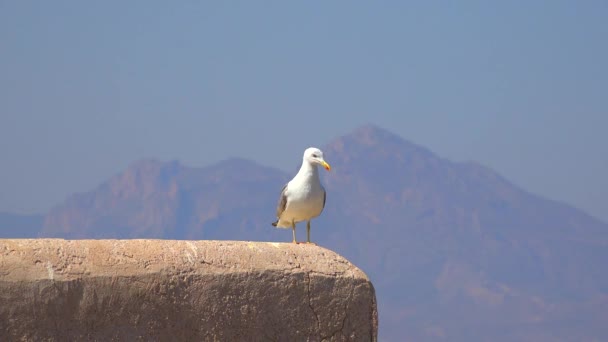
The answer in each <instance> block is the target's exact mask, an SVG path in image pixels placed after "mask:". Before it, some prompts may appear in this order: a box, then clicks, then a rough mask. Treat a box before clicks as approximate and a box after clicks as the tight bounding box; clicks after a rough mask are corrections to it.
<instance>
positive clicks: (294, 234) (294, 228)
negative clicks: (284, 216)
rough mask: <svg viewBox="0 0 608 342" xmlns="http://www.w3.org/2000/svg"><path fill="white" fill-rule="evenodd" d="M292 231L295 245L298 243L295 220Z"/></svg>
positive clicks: (292, 222) (292, 223)
mask: <svg viewBox="0 0 608 342" xmlns="http://www.w3.org/2000/svg"><path fill="white" fill-rule="evenodd" d="M291 231H292V233H293V241H292V242H293V243H298V242H297V241H296V223H295V222H294V221H293V220H292V221H291Z"/></svg>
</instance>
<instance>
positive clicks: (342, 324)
mask: <svg viewBox="0 0 608 342" xmlns="http://www.w3.org/2000/svg"><path fill="white" fill-rule="evenodd" d="M351 279H352V280H353V282H352V286H351V288H350V291H349V294H348V297H347V300H346V306H345V308H344V318H342V323H341V325H340V328H339V329H336V330H335V331H333V332H332V333H331V334H329V336H325V337H322V338H321V341H323V340H327V339H329V340H332V339H334V338H335V337H336V335H337V334H338V333H342V336H344V325H345V324H346V318H348V310H349V308H350V304H351V303H352V301H353V298H354V296H355V288H356V286H355V284H354V280H355V275H354V274H353V273H352V272H351Z"/></svg>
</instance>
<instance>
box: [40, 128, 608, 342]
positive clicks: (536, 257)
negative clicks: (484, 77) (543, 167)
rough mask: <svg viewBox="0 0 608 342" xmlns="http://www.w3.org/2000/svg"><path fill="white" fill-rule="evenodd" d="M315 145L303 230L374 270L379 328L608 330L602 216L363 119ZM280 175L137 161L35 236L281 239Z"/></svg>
mask: <svg viewBox="0 0 608 342" xmlns="http://www.w3.org/2000/svg"><path fill="white" fill-rule="evenodd" d="M322 148H323V150H324V153H325V156H326V159H327V160H328V161H329V162H330V163H331V164H332V171H331V172H329V173H326V172H322V175H323V182H324V184H325V186H326V188H327V193H328V195H327V205H326V209H325V212H324V213H323V215H322V216H321V217H319V218H318V219H317V220H315V221H313V223H312V234H311V235H312V239H313V241H315V242H317V243H318V244H320V245H322V246H325V247H327V248H330V249H332V250H334V251H336V252H338V253H340V254H342V255H344V256H346V257H347V258H349V259H350V260H351V261H352V262H354V263H355V264H357V265H358V266H359V267H361V268H362V269H363V270H364V271H365V272H366V273H367V274H368V275H369V276H370V277H371V279H372V280H373V282H374V285H375V287H376V291H377V296H378V301H379V314H380V338H381V339H386V340H389V341H394V340H415V341H434V340H437V341H439V340H449V341H471V340H475V341H479V340H481V341H513V340H517V341H562V340H563V341H571V340H593V339H599V340H607V339H608V328H606V325H605V322H606V319H608V309H606V308H608V274H607V273H606V272H605V271H604V268H603V267H605V266H604V265H606V264H608V225H606V224H605V223H602V222H600V221H598V220H596V219H594V218H592V217H590V216H589V215H587V214H585V213H583V212H581V211H579V210H577V209H574V208H572V207H570V206H568V205H566V204H563V203H558V202H554V201H550V200H546V199H543V198H541V197H539V196H536V195H534V194H530V193H528V192H526V191H524V190H523V189H520V188H518V187H517V186H515V185H513V184H511V183H510V182H509V181H508V180H506V179H504V178H503V177H501V176H500V175H498V174H497V173H495V172H493V171H492V170H490V169H488V168H486V167H484V166H482V165H479V164H477V163H454V162H451V161H449V160H446V159H443V158H440V157H438V156H436V155H435V154H433V153H432V152H431V151H429V150H428V149H425V148H423V147H421V146H418V145H416V144H413V143H411V142H408V141H406V140H404V139H402V138H401V137H399V136H396V135H394V134H392V133H391V132H388V131H386V130H383V129H381V128H378V127H376V126H373V125H366V126H363V127H360V128H359V129H357V130H355V131H354V132H352V133H350V134H347V135H345V136H342V137H339V138H337V139H335V140H334V141H332V142H330V143H329V144H328V145H326V146H323V147H322ZM298 159H299V158H298ZM294 162H297V160H295V161H294ZM294 166H295V165H294ZM290 176H292V175H291V174H286V173H284V172H282V171H280V170H276V169H272V168H268V167H264V166H262V165H259V164H256V163H254V162H251V161H247V160H242V159H231V160H227V161H224V162H221V163H218V164H216V165H212V166H209V167H205V168H190V167H186V166H183V165H181V164H180V163H178V162H176V161H173V162H168V163H163V162H159V161H154V160H144V161H139V162H137V163H134V164H133V165H131V166H130V167H129V168H128V169H127V170H126V171H124V172H123V173H121V174H118V175H116V176H114V177H112V178H111V179H109V180H108V181H107V182H105V183H103V184H101V185H100V186H99V187H98V188H97V189H94V190H92V191H89V192H86V193H81V194H76V195H73V196H71V197H70V198H69V199H68V200H67V201H66V202H65V203H63V204H61V205H59V206H57V207H55V208H54V209H53V210H52V211H51V212H50V213H49V214H48V215H47V216H46V217H45V221H44V229H43V231H42V233H41V234H42V235H43V236H53V237H69V238H85V237H89V238H100V237H114V238H134V237H137V238H143V237H150V238H176V239H235V240H271V241H284V242H288V241H290V239H291V234H290V233H289V232H288V231H286V230H279V229H276V228H273V227H272V226H270V222H272V221H273V220H274V213H275V205H276V201H277V199H278V193H279V191H280V189H281V187H282V185H283V184H284V183H285V181H287V180H288V179H289V178H290ZM298 231H299V234H298V235H299V237H303V236H304V233H303V232H304V231H305V229H304V228H303V225H300V227H299V230H298Z"/></svg>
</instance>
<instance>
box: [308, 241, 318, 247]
mask: <svg viewBox="0 0 608 342" xmlns="http://www.w3.org/2000/svg"><path fill="white" fill-rule="evenodd" d="M306 244H307V245H313V246H316V245H317V244H316V243H314V242H310V241H306Z"/></svg>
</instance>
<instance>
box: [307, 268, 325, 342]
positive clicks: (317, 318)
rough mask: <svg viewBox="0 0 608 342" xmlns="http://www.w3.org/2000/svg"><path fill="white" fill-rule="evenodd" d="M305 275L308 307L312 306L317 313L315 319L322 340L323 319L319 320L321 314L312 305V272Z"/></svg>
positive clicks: (314, 312)
mask: <svg viewBox="0 0 608 342" xmlns="http://www.w3.org/2000/svg"><path fill="white" fill-rule="evenodd" d="M305 277H306V289H307V292H308V307H310V310H311V311H312V313H313V315H315V319H316V320H317V329H318V332H319V339H320V340H321V341H322V340H323V338H322V336H321V321H320V320H319V315H318V314H317V312H316V311H315V308H314V307H313V306H312V301H311V298H310V272H306V275H305Z"/></svg>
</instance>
